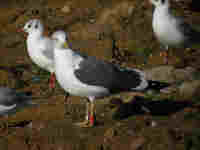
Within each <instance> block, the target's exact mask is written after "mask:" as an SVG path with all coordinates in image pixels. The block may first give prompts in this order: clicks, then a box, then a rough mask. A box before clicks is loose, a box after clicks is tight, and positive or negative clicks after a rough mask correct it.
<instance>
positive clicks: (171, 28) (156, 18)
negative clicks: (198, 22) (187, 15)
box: [150, 0, 200, 61]
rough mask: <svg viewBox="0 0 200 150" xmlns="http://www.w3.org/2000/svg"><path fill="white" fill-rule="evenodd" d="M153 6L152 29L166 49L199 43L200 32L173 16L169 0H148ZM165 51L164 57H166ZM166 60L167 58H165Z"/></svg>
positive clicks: (186, 46)
mask: <svg viewBox="0 0 200 150" xmlns="http://www.w3.org/2000/svg"><path fill="white" fill-rule="evenodd" d="M150 2H151V3H152V4H153V5H154V6H155V9H154V12H153V20H152V26H153V31H154V34H155V36H156V37H157V39H158V40H159V42H160V43H161V44H162V45H164V46H165V47H166V50H168V48H169V46H172V47H184V48H188V47H191V45H192V44H195V43H200V38H199V35H200V33H199V32H197V31H195V30H194V29H192V28H191V26H190V25H189V24H187V23H186V22H185V21H184V20H183V18H181V17H177V16H173V14H172V12H171V9H170V2H169V0H150ZM167 55H168V54H167V52H166V53H165V59H166V58H167ZM166 61H167V59H166Z"/></svg>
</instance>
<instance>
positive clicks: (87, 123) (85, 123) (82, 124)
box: [75, 102, 90, 127]
mask: <svg viewBox="0 0 200 150" xmlns="http://www.w3.org/2000/svg"><path fill="white" fill-rule="evenodd" d="M89 108H90V103H89V102H87V104H86V116H85V120H84V121H83V122H79V123H75V125H77V126H79V127H88V125H89V124H90V122H89V117H90V109H89Z"/></svg>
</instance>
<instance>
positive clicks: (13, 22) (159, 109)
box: [0, 0, 200, 150]
mask: <svg viewBox="0 0 200 150" xmlns="http://www.w3.org/2000/svg"><path fill="white" fill-rule="evenodd" d="M172 2H173V3H172V7H173V10H174V13H176V14H177V15H184V16H185V17H186V19H187V21H188V22H191V23H192V24H193V25H195V24H197V25H199V24H200V21H199V13H200V12H199V9H198V8H197V7H195V5H194V4H193V3H192V1H191V0H185V1H184V0H179V1H178V0H177V1H175V0H174V1H172ZM193 2H194V1H193ZM195 2H196V1H195ZM152 10H153V9H152V6H151V5H150V4H149V3H148V0H145V1H141V0H84V1H81V0H73V1H72V0H67V1H66V0H60V1H54V0H48V1H47V0H38V1H37V2H36V1H31V0H26V1H25V0H18V1H16V0H7V1H3V2H1V5H0V11H1V13H0V27H1V32H0V38H1V40H0V51H1V53H0V57H1V60H0V79H1V80H0V85H1V86H8V87H12V88H15V89H17V90H18V91H28V92H31V93H32V96H33V97H34V101H35V102H37V103H39V104H40V105H39V107H34V108H27V109H24V110H21V111H19V112H17V113H16V114H14V115H11V116H8V117H1V118H0V149H1V150H13V149H16V150H18V149H19V150H122V149H123V150H124V149H127V150H129V149H130V150H198V149H199V148H200V144H199V143H200V138H199V137H200V129H199V123H200V115H199V112H200V106H199V97H200V94H199V88H200V72H199V69H200V68H199V66H200V60H199V56H200V51H199V50H198V49H199V48H198V47H197V48H196V47H195V48H193V49H190V50H183V49H171V50H170V57H169V65H164V64H163V57H162V56H160V52H161V51H162V48H160V45H159V43H158V42H157V41H156V39H155V37H154V36H153V33H152V26H151V20H152ZM34 17H38V18H40V19H41V20H42V21H43V22H44V24H45V27H46V34H47V35H49V34H51V33H52V32H53V31H55V30H57V29H63V30H64V31H66V32H67V33H68V37H69V41H70V43H71V45H72V47H73V48H74V49H80V50H81V51H84V52H86V53H88V54H89V55H94V56H96V57H99V58H100V59H105V60H107V61H111V62H113V63H117V64H120V65H121V66H128V67H137V68H140V69H142V70H144V71H145V72H146V73H147V77H148V78H149V79H153V80H161V81H165V82H169V83H171V86H170V87H169V88H168V89H166V90H165V91H162V92H161V93H158V92H155V91H150V92H147V93H144V95H143V96H135V94H134V93H121V94H118V95H113V96H111V97H107V98H105V99H102V100H101V101H97V102H96V103H97V104H96V107H97V108H96V114H97V116H96V117H97V120H98V122H97V126H96V127H93V128H79V127H76V126H74V125H73V123H74V122H78V121H81V120H83V119H84V112H85V111H84V109H85V105H84V101H83V100H82V99H81V98H79V97H73V96H69V98H68V100H67V101H66V100H65V99H64V95H65V92H64V91H63V90H62V89H61V88H60V87H59V85H57V87H56V90H55V91H54V92H50V91H48V90H47V83H48V77H49V74H48V73H47V72H45V71H42V70H40V69H39V68H38V67H37V66H35V65H34V64H32V62H31V60H30V59H29V57H28V55H27V51H26V43H25V38H24V37H23V34H21V33H17V29H19V28H21V27H23V25H24V23H25V22H26V21H28V20H29V19H31V18H34ZM196 27H197V29H198V26H196Z"/></svg>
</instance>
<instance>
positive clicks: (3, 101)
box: [0, 87, 34, 116]
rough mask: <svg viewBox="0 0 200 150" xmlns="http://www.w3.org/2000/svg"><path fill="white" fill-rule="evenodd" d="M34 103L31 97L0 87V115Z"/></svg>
mask: <svg viewBox="0 0 200 150" xmlns="http://www.w3.org/2000/svg"><path fill="white" fill-rule="evenodd" d="M30 105H34V103H33V102H32V97H31V96H27V95H26V94H25V93H20V92H16V91H15V90H14V89H11V88H8V87H0V115H1V116H4V115H5V116H6V115H8V114H11V113H14V112H16V111H17V110H18V109H20V108H23V107H25V106H30Z"/></svg>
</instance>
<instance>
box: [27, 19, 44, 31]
mask: <svg viewBox="0 0 200 150" xmlns="http://www.w3.org/2000/svg"><path fill="white" fill-rule="evenodd" d="M43 30H44V27H43V24H42V23H41V21H40V20H39V19H31V20H29V21H28V22H27V23H26V24H25V25H24V28H23V31H24V32H26V33H28V34H32V33H39V34H41V33H43Z"/></svg>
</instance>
